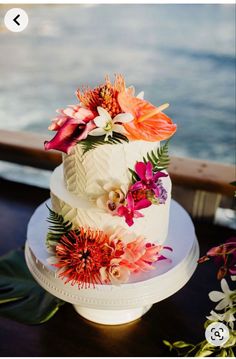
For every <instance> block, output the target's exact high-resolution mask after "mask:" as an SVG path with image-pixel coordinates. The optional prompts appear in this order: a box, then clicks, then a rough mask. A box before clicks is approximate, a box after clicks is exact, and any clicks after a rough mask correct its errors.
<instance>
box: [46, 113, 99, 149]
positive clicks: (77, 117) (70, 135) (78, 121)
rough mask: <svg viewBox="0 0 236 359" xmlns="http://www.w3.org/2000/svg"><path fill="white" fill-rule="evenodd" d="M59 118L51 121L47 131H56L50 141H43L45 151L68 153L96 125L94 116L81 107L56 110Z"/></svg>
mask: <svg viewBox="0 0 236 359" xmlns="http://www.w3.org/2000/svg"><path fill="white" fill-rule="evenodd" d="M58 112H59V116H57V117H56V118H54V119H53V120H52V124H51V125H50V126H49V130H52V131H57V134H56V135H55V136H54V138H53V139H52V140H51V141H45V142H44V147H45V150H51V149H54V150H58V151H62V152H65V153H67V154H69V153H70V151H71V149H72V147H73V146H75V145H76V144H77V142H79V141H81V140H84V139H85V138H86V137H87V136H88V134H89V132H90V131H92V130H93V129H94V128H95V127H96V125H95V123H94V122H93V119H94V118H95V116H96V114H94V113H93V112H92V111H90V110H87V109H85V108H83V107H81V106H70V107H68V108H66V109H64V110H63V109H61V110H58Z"/></svg>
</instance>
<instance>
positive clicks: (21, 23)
mask: <svg viewBox="0 0 236 359" xmlns="http://www.w3.org/2000/svg"><path fill="white" fill-rule="evenodd" d="M28 22H29V19H28V15H27V13H26V12H25V10H23V9H20V8H13V9H10V10H8V12H7V13H6V15H5V17H4V23H5V26H6V27H7V28H8V30H10V31H13V32H20V31H23V30H24V29H25V28H26V27H27V25H28Z"/></svg>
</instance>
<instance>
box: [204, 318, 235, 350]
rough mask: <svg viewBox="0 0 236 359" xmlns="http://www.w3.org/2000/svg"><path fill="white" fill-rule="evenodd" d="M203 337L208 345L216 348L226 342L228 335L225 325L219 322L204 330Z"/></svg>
mask: <svg viewBox="0 0 236 359" xmlns="http://www.w3.org/2000/svg"><path fill="white" fill-rule="evenodd" d="M205 337H206V340H207V341H208V343H210V344H212V345H214V346H216V347H217V346H219V347H221V346H222V345H224V344H225V343H226V342H227V341H228V339H229V337H230V333H229V329H228V327H227V326H226V325H225V324H223V323H221V322H213V323H211V324H209V325H208V327H207V328H206V331H205Z"/></svg>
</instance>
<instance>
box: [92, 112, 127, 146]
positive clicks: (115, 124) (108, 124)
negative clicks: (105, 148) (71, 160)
mask: <svg viewBox="0 0 236 359" xmlns="http://www.w3.org/2000/svg"><path fill="white" fill-rule="evenodd" d="M97 110H98V113H99V116H97V117H95V118H94V120H93V121H94V123H95V125H96V126H97V128H95V129H94V130H92V131H90V132H89V135H91V136H103V135H106V136H105V141H107V140H108V137H109V136H111V137H112V135H113V132H118V133H121V134H124V133H125V130H124V127H123V125H122V123H128V122H130V121H132V120H133V119H134V116H133V115H132V114H131V113H119V114H118V115H116V116H115V117H114V118H111V116H110V114H109V113H108V112H107V111H106V110H105V109H104V108H103V107H100V106H99V107H97Z"/></svg>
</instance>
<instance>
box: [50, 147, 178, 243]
mask: <svg viewBox="0 0 236 359" xmlns="http://www.w3.org/2000/svg"><path fill="white" fill-rule="evenodd" d="M115 146H116V145H114V146H113V147H115ZM117 166H119V163H117ZM114 168H115V165H114ZM64 171H65V167H64ZM104 171H105V169H104ZM105 172H106V171H105ZM104 178H105V173H104ZM162 182H163V185H164V187H165V189H166V190H167V193H168V198H167V201H166V203H165V204H159V205H152V206H150V207H148V208H144V209H142V210H141V212H142V214H143V215H144V217H142V218H136V219H134V224H133V225H132V226H131V227H129V226H128V225H127V224H126V222H125V219H124V217H119V216H112V215H111V214H110V213H108V212H105V211H104V210H102V209H100V208H98V207H97V205H96V202H93V201H91V200H89V199H88V197H85V196H83V197H79V196H78V195H76V194H75V193H71V192H69V191H68V189H67V188H66V186H65V182H64V176H63V165H61V166H59V167H57V168H56V169H55V170H54V172H53V174H52V176H51V183H50V189H51V200H52V208H53V210H54V211H56V212H57V213H59V214H61V215H63V217H64V218H65V220H69V221H71V222H72V223H73V225H74V227H78V226H89V227H92V228H96V229H101V230H106V229H108V228H114V229H115V228H116V227H117V226H122V227H124V228H126V229H127V230H128V231H130V232H134V233H136V234H137V235H144V236H145V237H146V239H147V241H150V242H153V243H156V242H158V243H160V244H162V243H164V241H165V239H166V237H167V233H168V222H169V207H170V200H171V180H170V178H169V176H168V177H165V178H163V179H162Z"/></svg>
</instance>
